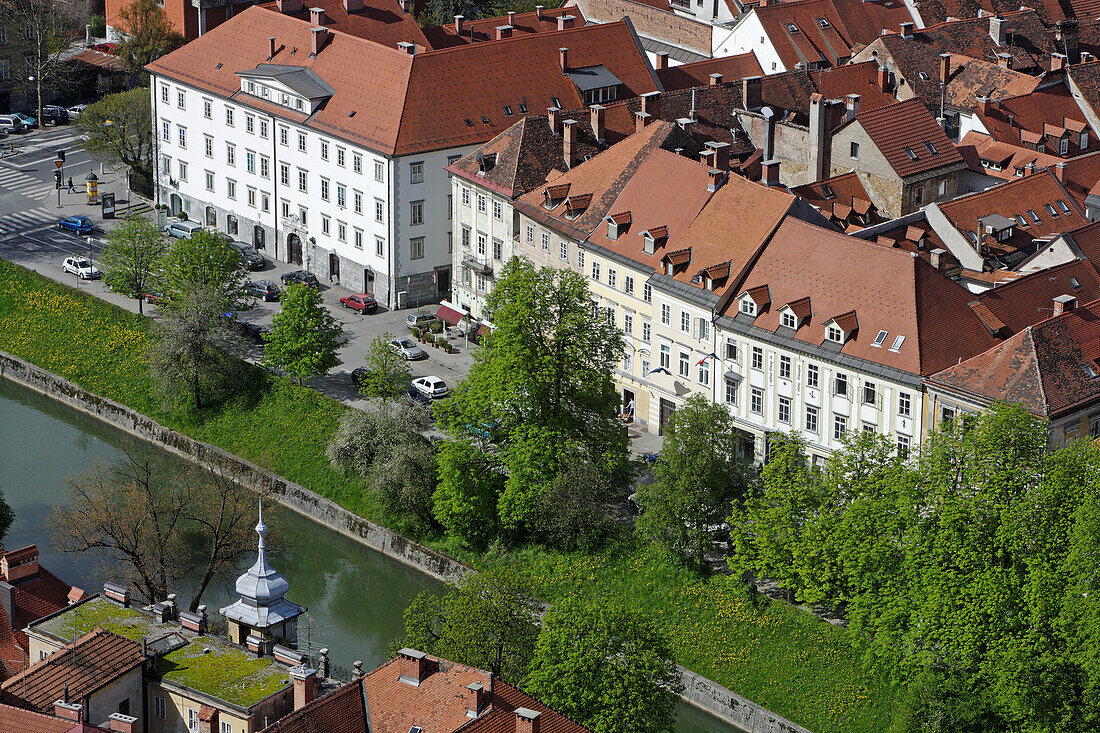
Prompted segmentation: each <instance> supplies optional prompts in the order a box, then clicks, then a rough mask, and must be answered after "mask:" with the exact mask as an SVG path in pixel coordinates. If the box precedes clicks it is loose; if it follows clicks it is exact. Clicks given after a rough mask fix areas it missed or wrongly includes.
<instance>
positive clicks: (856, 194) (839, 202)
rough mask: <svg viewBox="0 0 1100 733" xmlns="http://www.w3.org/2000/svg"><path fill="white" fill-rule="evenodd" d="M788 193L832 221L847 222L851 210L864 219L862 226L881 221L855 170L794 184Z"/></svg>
mask: <svg viewBox="0 0 1100 733" xmlns="http://www.w3.org/2000/svg"><path fill="white" fill-rule="evenodd" d="M791 193H793V194H795V195H797V196H800V197H802V198H803V199H805V200H806V201H807V202H809V203H810V204H812V205H813V206H815V207H817V208H818V209H819V210H820V211H821V213H822V214H824V215H825V217H826V218H828V219H830V220H831V221H833V222H834V223H844V224H847V223H848V218H849V217H850V216H851V214H852V213H853V212H854V213H856V214H859V215H861V216H863V217H865V221H863V222H860V224H861V225H863V226H866V225H869V224H877V223H879V222H880V221H882V217H881V216H879V214H878V209H876V208H875V207H874V204H872V203H871V201H870V199H871V195H870V194H869V193H867V189H866V188H865V187H864V185H863V182H862V181H861V180H860V178H859V174H858V173H856V172H855V171H850V172H848V173H842V174H841V175H839V176H833V177H832V178H826V179H824V180H822V181H815V182H814V183H807V184H805V185H802V186H796V187H795V188H792V189H791ZM844 207H846V208H847V211H845V209H844Z"/></svg>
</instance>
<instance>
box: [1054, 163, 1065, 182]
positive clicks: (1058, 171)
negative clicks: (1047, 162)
mask: <svg viewBox="0 0 1100 733" xmlns="http://www.w3.org/2000/svg"><path fill="white" fill-rule="evenodd" d="M1054 175H1055V176H1057V177H1058V180H1059V181H1061V182H1062V183H1065V182H1066V161H1064V160H1063V161H1061V162H1059V163H1058V164H1056V165H1055V166H1054Z"/></svg>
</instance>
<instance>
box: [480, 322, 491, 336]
mask: <svg viewBox="0 0 1100 733" xmlns="http://www.w3.org/2000/svg"><path fill="white" fill-rule="evenodd" d="M487 333H489V327H488V326H486V325H485V324H484V323H483V324H481V325H480V326H478V329H477V337H478V338H481V337H482V336H484V335H485V334H487Z"/></svg>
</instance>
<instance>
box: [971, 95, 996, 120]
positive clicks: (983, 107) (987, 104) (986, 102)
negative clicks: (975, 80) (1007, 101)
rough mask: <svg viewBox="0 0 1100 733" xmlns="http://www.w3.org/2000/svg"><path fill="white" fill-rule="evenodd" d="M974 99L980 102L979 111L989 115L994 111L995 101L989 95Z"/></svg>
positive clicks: (983, 114) (984, 115) (985, 115)
mask: <svg viewBox="0 0 1100 733" xmlns="http://www.w3.org/2000/svg"><path fill="white" fill-rule="evenodd" d="M974 101H975V102H977V103H978V112H979V113H980V114H981V115H982V116H983V117H987V116H989V114H990V113H991V112H992V111H993V101H992V100H991V99H990V98H989V97H975V98H974Z"/></svg>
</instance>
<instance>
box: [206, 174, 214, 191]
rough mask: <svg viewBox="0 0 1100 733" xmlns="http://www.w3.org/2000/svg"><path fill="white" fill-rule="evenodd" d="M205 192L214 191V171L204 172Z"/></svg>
mask: <svg viewBox="0 0 1100 733" xmlns="http://www.w3.org/2000/svg"><path fill="white" fill-rule="evenodd" d="M205 177H206V190H207V191H213V190H214V171H206V176H205Z"/></svg>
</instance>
